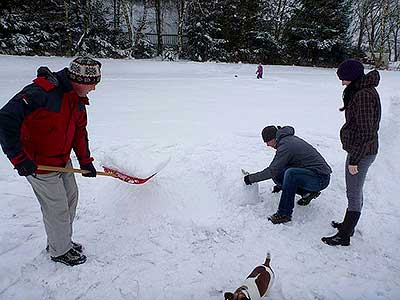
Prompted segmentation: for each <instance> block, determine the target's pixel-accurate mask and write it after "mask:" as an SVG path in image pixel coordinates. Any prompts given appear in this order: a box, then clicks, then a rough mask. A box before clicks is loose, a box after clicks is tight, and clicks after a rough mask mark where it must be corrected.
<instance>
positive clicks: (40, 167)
mask: <svg viewBox="0 0 400 300" xmlns="http://www.w3.org/2000/svg"><path fill="white" fill-rule="evenodd" d="M38 170H39V171H51V172H66V173H81V174H86V173H90V171H88V170H81V169H73V168H62V167H52V166H43V165H38ZM96 173H97V175H103V176H111V177H115V175H114V174H112V173H106V172H102V171H96Z"/></svg>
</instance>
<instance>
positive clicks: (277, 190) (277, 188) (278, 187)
mask: <svg viewBox="0 0 400 300" xmlns="http://www.w3.org/2000/svg"><path fill="white" fill-rule="evenodd" d="M280 191H282V187H280V186H279V185H274V187H273V188H272V192H271V193H279V192H280Z"/></svg>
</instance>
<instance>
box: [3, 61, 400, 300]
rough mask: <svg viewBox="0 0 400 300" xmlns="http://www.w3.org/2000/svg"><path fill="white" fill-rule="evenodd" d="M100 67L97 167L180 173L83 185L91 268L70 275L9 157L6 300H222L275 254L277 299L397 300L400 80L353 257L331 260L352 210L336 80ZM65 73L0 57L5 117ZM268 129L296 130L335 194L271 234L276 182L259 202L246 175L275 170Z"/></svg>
mask: <svg viewBox="0 0 400 300" xmlns="http://www.w3.org/2000/svg"><path fill="white" fill-rule="evenodd" d="M101 61H102V63H103V80H102V82H101V83H100V84H99V86H98V88H97V90H96V91H94V92H93V93H92V94H91V96H90V98H91V105H90V106H89V107H88V114H89V127H88V131H89V138H90V141H91V150H92V154H93V156H94V157H95V159H96V164H97V166H98V167H99V169H100V165H101V163H104V164H106V163H115V164H119V165H120V166H121V167H124V168H125V169H128V171H130V172H131V173H135V174H138V175H142V174H148V173H150V172H151V171H152V170H153V169H154V168H155V167H156V166H157V165H158V164H160V163H162V162H163V161H165V160H167V159H168V158H170V162H169V164H168V165H167V166H166V167H165V168H164V169H163V170H162V171H161V172H160V173H159V174H158V175H157V176H156V177H155V178H153V179H152V180H151V181H149V182H148V183H146V184H144V185H130V184H126V183H124V182H122V181H119V180H117V179H113V178H107V177H97V178H96V179H91V178H84V177H82V176H77V179H78V184H79V186H80V204H79V206H78V214H77V218H76V221H75V228H74V229H75V233H74V239H75V240H76V241H78V242H81V243H83V244H84V246H85V252H86V254H87V256H88V261H87V262H86V263H85V264H83V265H81V266H77V267H73V268H71V267H67V266H64V265H62V264H59V263H54V262H52V261H50V259H49V257H48V256H47V254H46V252H45V250H44V247H45V245H46V238H45V233H44V227H43V224H42V217H41V212H40V207H39V204H38V202H37V200H36V198H35V197H34V195H33V193H32V191H31V189H30V186H29V184H28V183H27V181H26V180H25V179H24V178H21V177H19V176H18V175H17V173H16V172H15V170H13V168H12V166H11V164H10V163H9V161H8V160H7V159H6V157H5V156H4V155H1V156H0V170H1V172H0V219H1V226H0V299H2V300H9V299H13V300H15V299H57V300H58V299H65V300H67V299H68V300H69V299H96V300H98V299H113V300H118V299H130V300H133V299H140V300H158V299H160V300H161V299H162V300H165V299H178V300H190V299H193V300H194V299H196V300H197V299H198V300H202V299H210V300H217V299H223V292H224V291H232V290H234V289H236V288H237V287H238V286H239V284H240V283H241V282H242V280H244V279H245V277H246V276H247V275H248V273H249V272H250V271H251V270H252V269H253V268H254V267H255V266H256V265H257V264H260V263H262V262H263V261H264V259H265V256H266V253H267V252H268V251H271V253H272V266H273V268H274V270H275V272H276V282H275V285H274V286H273V288H272V290H271V293H270V297H269V299H272V300H274V299H276V300H281V299H296V300H301V299H307V300H309V299H319V300H322V299H324V300H333V299H345V300H351V299H357V300H358V299H359V300H361V299H362V300H380V299H393V300H395V299H400V252H399V250H398V249H397V247H398V246H399V244H400V230H399V218H400V199H399V196H398V195H399V194H400V185H399V184H398V178H399V176H400V160H399V149H400V121H399V115H400V89H399V82H400V72H385V71H383V72H381V77H382V78H381V85H380V86H379V89H378V90H379V93H380V95H381V101H382V107H383V117H382V122H381V130H380V153H379V156H378V158H377V160H376V161H375V163H374V164H373V166H372V167H371V169H370V172H369V174H368V175H369V176H368V178H367V181H366V186H365V194H364V196H365V203H364V209H363V214H362V217H361V220H360V223H359V226H358V227H357V231H356V234H355V236H354V238H353V239H352V241H351V242H352V244H351V246H350V247H338V248H336V247H329V246H326V245H324V244H323V243H321V241H320V238H321V237H322V236H324V235H329V234H333V233H334V232H335V230H333V229H332V228H331V227H330V225H329V223H330V222H331V220H341V218H342V217H343V213H344V211H345V208H346V198H345V185H344V176H343V169H344V159H345V153H344V151H343V150H341V144H340V142H339V137H338V132H339V129H340V127H341V125H342V123H343V114H342V113H340V112H339V111H338V108H339V107H340V106H341V105H342V103H341V92H342V87H341V85H340V82H339V80H338V79H337V77H336V74H335V70H334V69H321V68H302V67H290V66H266V67H265V78H264V79H263V80H256V79H255V71H256V65H245V64H213V63H204V64H199V63H191V62H182V63H176V62H175V63H174V62H172V63H170V62H156V61H138V60H101ZM68 62H69V59H66V58H44V57H43V58H40V57H12V56H0V90H1V98H0V106H2V105H3V104H4V103H6V102H7V101H8V99H9V98H11V97H12V96H13V95H14V94H15V93H16V92H17V91H18V90H19V89H20V88H22V87H23V86H24V85H25V84H27V83H28V82H30V81H31V80H32V78H34V77H35V74H36V69H37V67H39V66H40V65H47V66H49V67H50V68H51V69H53V70H58V69H61V68H63V67H64V66H66V65H67V64H68ZM235 74H237V75H238V76H237V77H235V76H234V75H235ZM270 124H278V125H293V126H294V127H295V129H296V134H297V135H298V136H300V137H303V138H304V139H306V140H308V141H309V142H310V143H311V144H313V145H314V146H315V147H316V148H317V149H319V151H320V152H321V153H322V154H323V155H324V156H325V158H326V160H327V161H328V162H329V163H330V165H331V167H332V169H333V175H332V180H331V184H330V186H329V187H328V188H327V189H326V190H325V191H324V192H323V193H322V195H321V196H320V197H319V198H318V199H316V200H314V201H313V202H311V204H310V205H309V206H307V207H299V206H297V205H296V207H295V211H294V215H293V221H292V222H291V223H288V224H284V225H273V224H272V223H270V222H268V221H267V216H268V215H270V214H272V213H274V212H275V211H276V209H277V206H278V202H279V195H277V194H271V193H270V189H271V187H272V185H273V184H272V182H271V181H266V182H261V183H259V184H258V186H259V192H257V186H251V187H247V186H245V185H244V183H243V181H242V174H241V171H240V169H241V168H244V169H246V170H249V171H250V172H255V171H259V170H261V169H263V168H265V167H266V166H267V165H268V164H269V162H270V160H271V159H272V157H273V155H274V152H273V150H272V149H270V148H266V147H265V145H264V143H262V140H261V137H260V131H261V130H262V128H263V127H264V126H266V125H270ZM74 163H75V166H76V167H77V163H76V161H75V162H74ZM254 189H255V190H254Z"/></svg>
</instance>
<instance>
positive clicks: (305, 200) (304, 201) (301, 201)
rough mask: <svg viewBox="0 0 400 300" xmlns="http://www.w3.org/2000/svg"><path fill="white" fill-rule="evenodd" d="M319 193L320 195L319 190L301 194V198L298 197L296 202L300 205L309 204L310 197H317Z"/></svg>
mask: <svg viewBox="0 0 400 300" xmlns="http://www.w3.org/2000/svg"><path fill="white" fill-rule="evenodd" d="M319 195H321V192H310V193H307V194H305V195H304V196H302V197H301V199H299V201H297V204H298V205H301V206H306V205H308V204H310V202H311V200H312V199H315V198H317V197H318V196H319Z"/></svg>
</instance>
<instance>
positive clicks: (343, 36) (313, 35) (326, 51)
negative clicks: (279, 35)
mask: <svg viewBox="0 0 400 300" xmlns="http://www.w3.org/2000/svg"><path fill="white" fill-rule="evenodd" d="M301 2H302V3H301V4H302V5H301V6H300V7H299V8H298V9H296V10H295V13H294V15H293V17H292V19H291V21H290V22H289V23H288V26H287V28H286V30H285V42H286V51H287V54H288V56H289V59H290V62H291V63H296V64H303V65H322V66H324V65H325V66H330V65H336V64H337V63H338V62H340V61H342V60H343V59H344V58H345V57H346V53H347V52H348V51H349V49H350V39H349V35H348V30H349V24H350V23H349V16H350V5H349V2H348V0H301Z"/></svg>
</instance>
